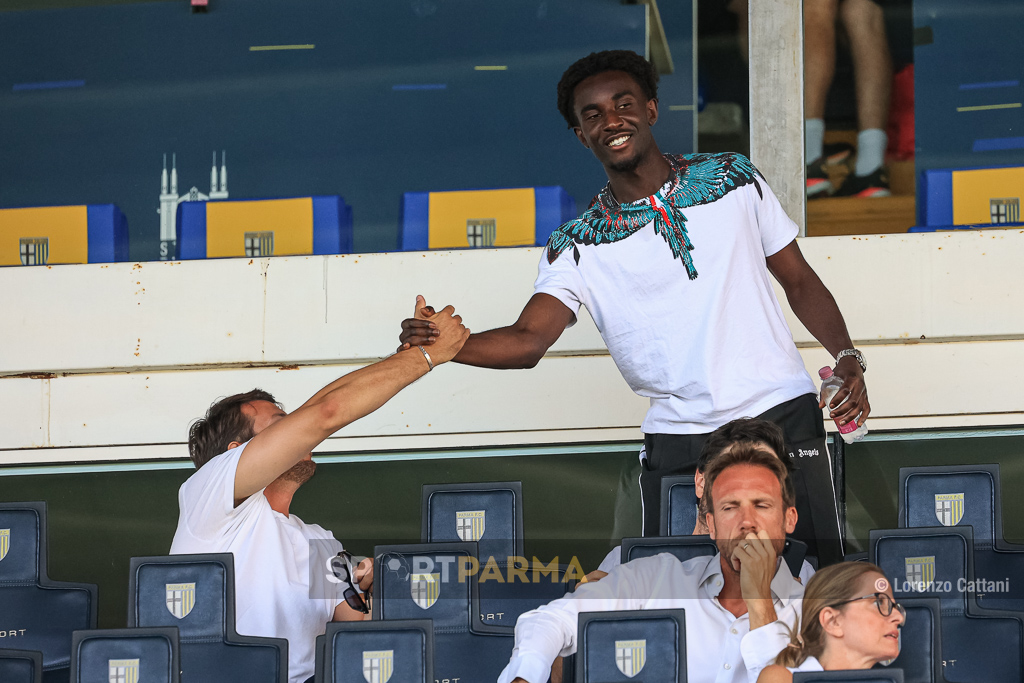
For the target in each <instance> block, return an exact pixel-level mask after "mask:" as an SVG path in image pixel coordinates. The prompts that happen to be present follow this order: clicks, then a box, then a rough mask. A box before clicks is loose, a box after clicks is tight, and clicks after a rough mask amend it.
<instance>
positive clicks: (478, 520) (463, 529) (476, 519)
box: [455, 510, 487, 541]
mask: <svg viewBox="0 0 1024 683" xmlns="http://www.w3.org/2000/svg"><path fill="white" fill-rule="evenodd" d="M486 528H487V515H486V514H485V511H484V510H467V511H465V512H456V513H455V531H456V533H458V534H459V538H461V539H462V540H463V541H479V540H480V538H481V537H482V536H483V535H484V529H486Z"/></svg>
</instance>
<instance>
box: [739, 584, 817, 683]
mask: <svg viewBox="0 0 1024 683" xmlns="http://www.w3.org/2000/svg"><path fill="white" fill-rule="evenodd" d="M801 604H802V603H801V601H800V600H796V601H794V602H793V603H791V604H790V606H789V607H786V608H784V609H782V610H781V611H780V612H779V614H778V619H776V620H775V621H773V622H772V623H770V624H765V625H764V626H762V627H761V628H756V629H754V630H753V631H751V632H750V633H748V634H747V635H745V636H743V639H742V640H741V641H740V656H741V657H743V664H744V666H746V667H747V680H750V681H756V680H757V677H758V676H759V675H760V674H761V669H763V668H765V667H766V666H768V665H769V664H772V663H774V662H775V658H776V657H778V656H779V653H780V652H782V650H783V649H785V647H786V646H787V645H789V642H790V633H791V631H790V629H793V630H797V629H799V628H800V615H799V614H798V613H797V611H796V609H794V608H793V605H796V606H797V608H799V607H800V605H801Z"/></svg>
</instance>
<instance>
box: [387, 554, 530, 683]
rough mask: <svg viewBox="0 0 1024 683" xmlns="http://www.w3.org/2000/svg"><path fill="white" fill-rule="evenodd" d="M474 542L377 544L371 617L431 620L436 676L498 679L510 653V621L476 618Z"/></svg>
mask: <svg viewBox="0 0 1024 683" xmlns="http://www.w3.org/2000/svg"><path fill="white" fill-rule="evenodd" d="M476 555H477V548H476V544H475V543H424V544H415V545H386V546H377V548H376V549H375V551H374V568H373V571H374V574H373V576H374V586H373V590H374V597H375V599H376V600H375V604H374V606H373V618H374V619H375V620H377V619H379V620H383V621H390V620H393V619H403V620H405V619H430V620H432V621H433V625H434V677H435V679H437V680H444V679H448V680H454V679H456V678H458V679H461V680H463V681H494V680H497V678H498V674H500V673H501V670H502V669H504V668H505V665H506V664H507V663H508V660H509V657H511V655H512V647H513V645H514V638H513V636H512V628H511V627H509V626H494V625H491V624H488V623H484V622H482V621H481V620H480V619H478V618H475V617H476V616H477V615H478V614H479V613H480V602H479V593H478V587H477V580H476V575H475V574H474V573H473V572H472V562H474V561H475V558H476Z"/></svg>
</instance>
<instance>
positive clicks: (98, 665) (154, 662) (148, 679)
mask: <svg viewBox="0 0 1024 683" xmlns="http://www.w3.org/2000/svg"><path fill="white" fill-rule="evenodd" d="M179 664H180V663H179V658H178V629H176V628H173V627H167V628H129V629H123V628H122V629H111V630H96V631H75V633H74V635H73V637H72V640H71V683H137V682H139V681H144V682H145V683H178V681H179V680H180V672H181V667H180V665H179Z"/></svg>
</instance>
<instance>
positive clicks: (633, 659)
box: [615, 640, 647, 678]
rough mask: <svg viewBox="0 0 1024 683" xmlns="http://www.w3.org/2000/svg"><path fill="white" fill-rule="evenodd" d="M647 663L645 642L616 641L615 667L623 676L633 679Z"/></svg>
mask: <svg viewBox="0 0 1024 683" xmlns="http://www.w3.org/2000/svg"><path fill="white" fill-rule="evenodd" d="M646 663H647V641H646V640H616V641H615V666H616V667H618V669H619V671H621V672H622V674H623V675H624V676H628V677H629V678H633V676H636V675H637V674H638V673H640V671H642V670H643V668H644V664H646Z"/></svg>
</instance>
